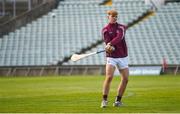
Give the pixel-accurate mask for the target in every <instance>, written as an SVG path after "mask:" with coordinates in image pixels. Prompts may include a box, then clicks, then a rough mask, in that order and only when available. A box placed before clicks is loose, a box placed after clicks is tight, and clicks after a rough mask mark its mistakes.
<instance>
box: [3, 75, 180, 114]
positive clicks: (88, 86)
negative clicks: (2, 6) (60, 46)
mask: <svg viewBox="0 0 180 114" xmlns="http://www.w3.org/2000/svg"><path fill="white" fill-rule="evenodd" d="M103 80H104V76H47V77H15V78H14V77H9V78H5V77H1V78H0V112H17V113H20V112H27V113H30V112H35V113H38V112H42V113H44V112H51V113H56V112H58V113H59V112H60V113H119V112H120V113H131V112H133V113H153V112H159V113H172V112H178V113H179V112H180V75H179V76H173V75H172V76H167V75H166V76H164V75H162V76H130V78H129V83H128V87H127V90H126V92H125V94H124V97H123V99H122V101H123V103H124V105H123V106H122V107H118V108H117V107H113V106H112V104H113V102H114V98H115V96H116V90H117V86H118V83H119V81H120V78H119V77H118V76H117V77H114V79H113V81H112V84H111V90H110V95H109V102H108V103H109V104H108V105H109V106H108V107H107V108H105V109H102V108H100V103H101V99H102V98H101V96H102V95H101V92H102V83H103Z"/></svg>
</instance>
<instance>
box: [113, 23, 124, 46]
mask: <svg viewBox="0 0 180 114" xmlns="http://www.w3.org/2000/svg"><path fill="white" fill-rule="evenodd" d="M116 33H117V35H116V37H115V38H113V40H111V41H110V43H111V45H113V46H115V45H116V44H118V43H119V42H120V41H121V40H122V39H123V38H124V35H125V28H124V27H123V26H119V27H118V29H117V30H116Z"/></svg>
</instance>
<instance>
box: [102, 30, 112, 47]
mask: <svg viewBox="0 0 180 114" xmlns="http://www.w3.org/2000/svg"><path fill="white" fill-rule="evenodd" d="M102 37H103V40H104V42H105V43H106V44H107V43H108V42H110V37H109V34H108V30H107V29H106V28H104V29H103V30H102Z"/></svg>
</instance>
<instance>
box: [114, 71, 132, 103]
mask: <svg viewBox="0 0 180 114" xmlns="http://www.w3.org/2000/svg"><path fill="white" fill-rule="evenodd" d="M120 73H121V82H120V84H119V86H118V91H117V97H116V100H115V103H114V106H121V105H122V102H121V98H122V96H123V94H124V92H125V90H126V86H127V84H128V77H129V68H125V69H121V70H120Z"/></svg>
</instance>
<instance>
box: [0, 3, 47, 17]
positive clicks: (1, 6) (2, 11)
mask: <svg viewBox="0 0 180 114" xmlns="http://www.w3.org/2000/svg"><path fill="white" fill-rule="evenodd" d="M47 1H48V0H0V16H5V15H6V14H7V13H6V12H7V10H6V4H7V3H8V4H11V5H12V16H13V17H16V16H17V4H18V3H19V2H24V3H27V5H26V6H27V8H26V9H27V10H28V11H30V10H31V9H32V8H33V7H35V6H37V5H39V4H42V3H44V2H47Z"/></svg>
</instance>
